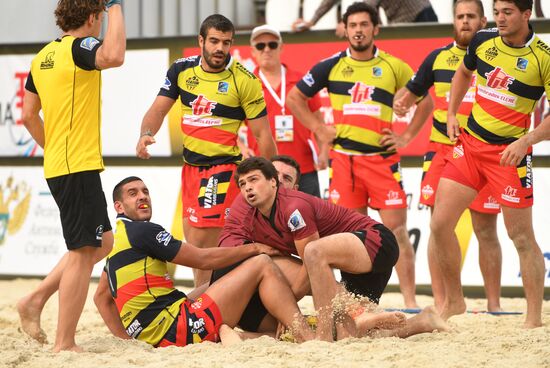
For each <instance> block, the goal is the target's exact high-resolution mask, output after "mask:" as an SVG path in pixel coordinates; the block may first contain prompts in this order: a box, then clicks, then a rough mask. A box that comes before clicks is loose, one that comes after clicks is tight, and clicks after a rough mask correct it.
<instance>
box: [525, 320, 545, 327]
mask: <svg viewBox="0 0 550 368" xmlns="http://www.w3.org/2000/svg"><path fill="white" fill-rule="evenodd" d="M538 327H542V321H541V319H540V318H538V319H535V321H528V320H526V321H525V322H523V328H525V329H532V328H538Z"/></svg>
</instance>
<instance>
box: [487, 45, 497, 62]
mask: <svg viewBox="0 0 550 368" xmlns="http://www.w3.org/2000/svg"><path fill="white" fill-rule="evenodd" d="M497 56H498V49H497V48H496V47H495V46H493V47H491V48H489V49H487V50H486V51H485V59H487V60H489V61H491V60H493V59H494V58H496V57H497Z"/></svg>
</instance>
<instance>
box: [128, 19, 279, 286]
mask: <svg viewBox="0 0 550 368" xmlns="http://www.w3.org/2000/svg"><path fill="white" fill-rule="evenodd" d="M234 34H235V28H234V26H233V23H231V21H230V20H229V19H227V18H226V17H224V16H223V15H220V14H214V15H210V16H209V17H207V18H206V19H205V20H204V21H203V22H202V24H201V27H200V33H199V36H198V41H199V46H200V48H201V54H200V55H196V56H191V57H188V58H183V59H179V60H176V61H175V62H174V63H173V64H172V66H171V67H170V69H169V70H168V72H167V74H166V79H165V82H164V84H163V85H162V86H161V88H160V91H159V93H158V96H157V98H156V99H155V101H154V102H153V105H152V106H151V107H150V108H149V110H148V111H147V113H146V114H145V116H144V117H143V122H142V124H141V135H140V138H139V141H138V144H137V147H136V154H137V156H138V157H139V158H142V159H148V158H149V157H150V154H149V153H148V152H147V146H149V145H151V144H153V143H155V139H154V135H155V134H156V133H157V132H158V130H159V129H160V127H161V125H162V122H163V121H164V117H165V116H166V114H168V111H170V109H171V108H172V106H173V105H174V103H175V102H176V101H177V100H179V101H180V103H181V105H180V107H181V114H182V120H181V129H182V133H183V161H184V165H183V169H182V205H183V230H184V234H185V238H186V240H187V241H188V242H190V243H192V244H194V245H196V246H198V247H199V248H213V247H215V246H216V245H217V243H218V236H219V234H220V231H221V228H222V227H223V224H224V222H225V218H226V216H227V214H228V212H229V207H230V206H231V203H232V202H233V199H234V198H235V196H237V194H238V192H239V191H238V188H237V186H236V185H235V183H234V182H233V181H232V180H231V178H232V176H233V171H234V170H235V168H236V165H237V164H238V163H239V162H240V161H241V159H242V155H241V152H240V149H239V147H238V145H237V138H238V136H237V132H238V129H239V126H240V125H241V123H242V121H243V120H245V119H247V120H248V124H249V127H250V129H251V130H252V133H253V134H254V136H255V137H256V139H257V141H258V145H259V150H260V153H261V155H262V156H265V157H271V156H273V155H275V154H276V153H277V147H276V146H275V142H274V141H273V138H272V136H271V134H270V131H269V123H268V121H267V117H266V115H267V112H266V106H265V101H264V97H263V94H262V87H261V83H260V81H259V80H258V78H256V76H254V74H252V73H251V72H249V71H248V70H247V69H246V68H245V67H244V66H243V65H241V64H240V63H239V62H237V61H236V60H234V59H233V58H232V57H231V55H230V53H229V50H230V48H231V45H232V43H233V36H234ZM193 271H194V276H195V286H200V285H203V284H205V283H207V282H208V281H209V279H210V273H211V272H210V271H209V270H197V269H195V270H193Z"/></svg>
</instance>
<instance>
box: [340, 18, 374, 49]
mask: <svg viewBox="0 0 550 368" xmlns="http://www.w3.org/2000/svg"><path fill="white" fill-rule="evenodd" d="M378 31H379V27H378V26H374V25H373V24H372V21H371V19H370V14H369V13H366V12H361V13H355V14H352V15H350V16H349V17H348V24H347V26H346V32H345V33H346V37H347V38H348V41H349V44H350V47H351V48H352V49H353V50H355V51H358V52H362V51H365V50H368V49H369V47H371V45H372V44H373V42H374V37H375V36H376V35H377V34H378Z"/></svg>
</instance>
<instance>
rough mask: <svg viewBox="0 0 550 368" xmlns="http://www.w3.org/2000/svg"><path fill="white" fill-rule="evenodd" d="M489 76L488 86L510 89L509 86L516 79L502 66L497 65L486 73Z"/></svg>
mask: <svg viewBox="0 0 550 368" xmlns="http://www.w3.org/2000/svg"><path fill="white" fill-rule="evenodd" d="M485 76H486V77H487V87H491V88H493V89H504V90H508V86H510V84H512V83H513V82H514V80H515V78H514V77H512V76H511V75H508V74H506V73H505V72H504V71H503V70H502V68H501V67H499V66H498V67H496V68H495V69H493V70H492V71H490V72H487V73H485Z"/></svg>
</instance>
